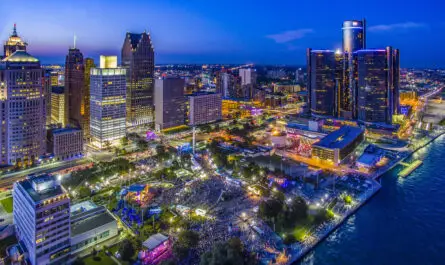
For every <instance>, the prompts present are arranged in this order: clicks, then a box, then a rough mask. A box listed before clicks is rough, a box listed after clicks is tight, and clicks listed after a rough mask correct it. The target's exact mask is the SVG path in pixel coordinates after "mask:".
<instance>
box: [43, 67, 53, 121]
mask: <svg viewBox="0 0 445 265" xmlns="http://www.w3.org/2000/svg"><path fill="white" fill-rule="evenodd" d="M43 93H44V94H45V95H44V96H45V117H46V126H49V125H50V124H51V73H50V72H49V71H48V70H46V71H45V74H44V78H43Z"/></svg>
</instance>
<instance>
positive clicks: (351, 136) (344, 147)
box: [312, 125, 365, 165]
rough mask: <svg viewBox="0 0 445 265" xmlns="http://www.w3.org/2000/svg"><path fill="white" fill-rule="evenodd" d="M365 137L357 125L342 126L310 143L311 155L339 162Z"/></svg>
mask: <svg viewBox="0 0 445 265" xmlns="http://www.w3.org/2000/svg"><path fill="white" fill-rule="evenodd" d="M364 139H365V131H364V130H363V129H361V128H359V127H354V126H347V125H345V126H342V127H340V129H338V130H336V131H333V132H331V133H330V134H328V135H326V136H325V137H323V138H322V139H321V140H320V141H318V142H316V143H314V144H313V145H312V157H314V158H318V159H321V160H323V161H326V162H331V163H334V164H336V165H338V164H340V163H341V162H342V161H343V159H345V158H346V157H347V156H348V155H349V154H351V153H352V152H353V151H354V150H355V148H356V147H357V146H358V145H359V144H360V143H361V142H363V140H364Z"/></svg>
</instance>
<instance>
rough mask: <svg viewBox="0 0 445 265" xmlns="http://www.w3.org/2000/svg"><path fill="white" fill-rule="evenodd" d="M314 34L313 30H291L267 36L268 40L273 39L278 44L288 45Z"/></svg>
mask: <svg viewBox="0 0 445 265" xmlns="http://www.w3.org/2000/svg"><path fill="white" fill-rule="evenodd" d="M312 32H314V30H313V29H297V30H289V31H285V32H282V33H278V34H272V35H267V36H266V38H269V39H272V40H274V41H275V42H276V43H287V42H290V41H293V40H298V39H302V38H304V37H305V36H306V35H307V34H309V33H312Z"/></svg>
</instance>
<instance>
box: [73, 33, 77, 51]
mask: <svg viewBox="0 0 445 265" xmlns="http://www.w3.org/2000/svg"><path fill="white" fill-rule="evenodd" d="M76 39H77V36H76V34H74V47H73V48H74V49H76Z"/></svg>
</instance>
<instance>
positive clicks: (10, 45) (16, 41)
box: [3, 24, 28, 58]
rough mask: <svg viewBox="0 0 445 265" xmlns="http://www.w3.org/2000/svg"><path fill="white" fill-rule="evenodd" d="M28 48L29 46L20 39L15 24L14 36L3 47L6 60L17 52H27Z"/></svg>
mask: <svg viewBox="0 0 445 265" xmlns="http://www.w3.org/2000/svg"><path fill="white" fill-rule="evenodd" d="M26 46H28V44H27V43H26V42H24V41H23V40H22V39H21V38H20V37H19V35H18V34H17V28H16V25H15V24H14V29H13V31H12V34H11V36H9V39H8V40H7V41H6V42H5V45H4V46H3V50H4V55H5V58H6V57H8V56H10V55H12V54H13V53H14V52H15V51H17V50H19V51H26Z"/></svg>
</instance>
